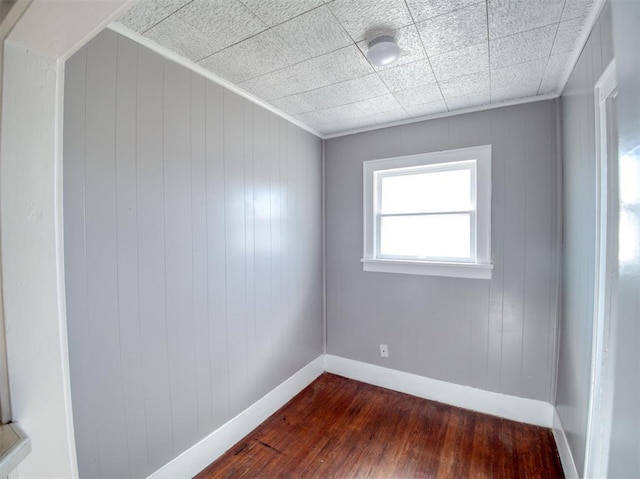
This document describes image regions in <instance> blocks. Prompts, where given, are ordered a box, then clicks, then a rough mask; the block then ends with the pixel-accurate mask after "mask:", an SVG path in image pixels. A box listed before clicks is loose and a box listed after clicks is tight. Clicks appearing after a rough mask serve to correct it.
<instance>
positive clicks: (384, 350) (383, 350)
mask: <svg viewBox="0 0 640 479" xmlns="http://www.w3.org/2000/svg"><path fill="white" fill-rule="evenodd" d="M380 356H381V357H383V358H388V357H389V348H388V347H387V345H386V344H381V345H380Z"/></svg>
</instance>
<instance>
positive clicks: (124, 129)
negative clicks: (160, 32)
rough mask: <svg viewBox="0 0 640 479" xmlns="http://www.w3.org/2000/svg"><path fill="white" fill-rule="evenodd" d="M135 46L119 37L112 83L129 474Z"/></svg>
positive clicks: (134, 404) (136, 335)
mask: <svg viewBox="0 0 640 479" xmlns="http://www.w3.org/2000/svg"><path fill="white" fill-rule="evenodd" d="M137 64H138V46H137V45H136V44H135V43H134V42H132V41H131V40H128V39H126V38H123V37H118V66H117V72H118V77H117V85H116V136H115V144H116V218H117V224H116V234H117V241H118V243H117V266H118V313H119V316H120V348H121V356H122V364H123V365H127V366H126V367H123V368H122V381H123V394H124V406H125V408H124V414H125V420H126V423H127V446H128V448H129V472H130V474H131V475H132V476H140V475H143V474H144V472H145V471H146V470H148V467H149V456H148V450H147V422H146V414H145V390H144V383H143V381H140V378H141V377H143V356H142V353H141V347H142V337H141V334H140V333H141V329H140V316H139V312H140V310H139V296H138V280H139V274H138V201H137V193H136V192H137V184H136V183H137V171H136V131H137V128H136V110H137V88H136V85H137V81H138V69H137Z"/></svg>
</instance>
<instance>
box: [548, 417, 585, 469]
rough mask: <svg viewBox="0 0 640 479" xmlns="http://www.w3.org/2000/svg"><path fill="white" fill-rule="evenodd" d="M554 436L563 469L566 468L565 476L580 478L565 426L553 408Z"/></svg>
mask: <svg viewBox="0 0 640 479" xmlns="http://www.w3.org/2000/svg"><path fill="white" fill-rule="evenodd" d="M553 438H554V439H555V441H556V447H557V448H558V455H559V456H560V462H561V463H562V469H563V470H564V477H565V478H566V479H579V477H580V476H578V469H577V468H576V463H575V462H574V461H573V454H571V449H570V448H569V442H568V441H567V436H566V434H565V433H564V428H563V427H562V423H561V422H560V416H558V411H556V409H555V408H554V410H553Z"/></svg>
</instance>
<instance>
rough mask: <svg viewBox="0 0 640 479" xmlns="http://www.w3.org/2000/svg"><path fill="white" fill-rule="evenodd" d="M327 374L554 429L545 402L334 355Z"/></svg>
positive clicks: (329, 359)
mask: <svg viewBox="0 0 640 479" xmlns="http://www.w3.org/2000/svg"><path fill="white" fill-rule="evenodd" d="M325 370H326V371H327V372H330V373H333V374H337V375H339V376H344V377H347V378H350V379H355V380H356V381H362V382H364V383H367V384H373V385H374V386H380V387H383V388H387V389H392V390H393V391H399V392H402V393H406V394H411V395H412V396H417V397H421V398H424V399H429V400H431V401H437V402H441V403H445V404H449V405H451V406H456V407H461V408H464V409H470V410H472V411H477V412H480V413H483V414H490V415H492V416H498V417H502V418H505V419H511V420H513V421H518V422H524V423H526V424H534V425H536V426H543V427H548V428H551V427H552V426H553V411H554V408H553V406H552V405H551V404H549V403H548V402H544V401H538V400H535V399H527V398H519V397H515V396H508V395H506V394H500V393H495V392H491V391H485V390H482V389H476V388H472V387H469V386H461V385H459V384H453V383H449V382H446V381H439V380H437V379H431V378H427V377H425V376H419V375H417V374H411V373H405V372H403V371H397V370H395V369H389V368H383V367H382V366H376V365H374V364H368V363H363V362H360V361H354V360H353V359H346V358H341V357H339V356H333V355H331V354H326V355H325Z"/></svg>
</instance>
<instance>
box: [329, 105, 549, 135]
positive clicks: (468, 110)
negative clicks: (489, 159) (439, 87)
mask: <svg viewBox="0 0 640 479" xmlns="http://www.w3.org/2000/svg"><path fill="white" fill-rule="evenodd" d="M559 96H560V95H558V94H557V93H548V94H546V95H537V96H530V97H527V98H518V99H516V100H509V101H503V102H500V103H490V104H488V105H480V106H474V107H471V108H463V109H461V110H454V111H445V112H442V113H436V114H434V115H425V116H418V117H415V118H407V119H406V120H398V121H392V122H389V123H382V124H379V125H371V126H364V127H362V128H355V129H353V130H347V131H343V132H340V133H332V134H329V135H324V136H323V137H322V139H323V140H330V139H332V138H339V137H341V136H347V135H355V134H356V133H364V132H366V131H373V130H379V129H381V128H390V127H392V126H401V125H408V124H411V123H418V122H421V121H427V120H437V119H438V118H447V117H450V116H457V115H464V114H466V113H474V112H477V111H485V110H493V109H494V108H503V107H506V106H514V105H523V104H525V103H533V102H536V101H545V100H553V99H555V98H558V97H559Z"/></svg>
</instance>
